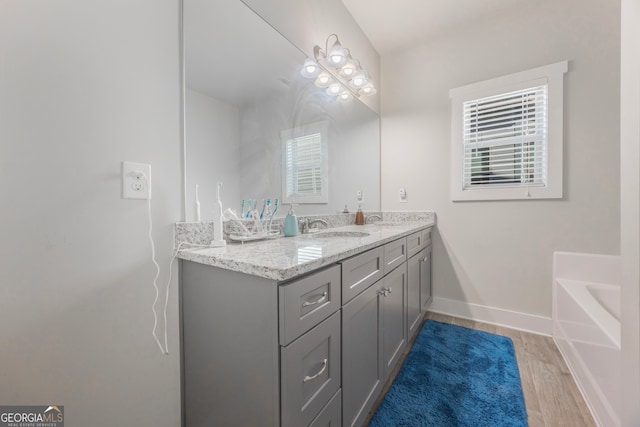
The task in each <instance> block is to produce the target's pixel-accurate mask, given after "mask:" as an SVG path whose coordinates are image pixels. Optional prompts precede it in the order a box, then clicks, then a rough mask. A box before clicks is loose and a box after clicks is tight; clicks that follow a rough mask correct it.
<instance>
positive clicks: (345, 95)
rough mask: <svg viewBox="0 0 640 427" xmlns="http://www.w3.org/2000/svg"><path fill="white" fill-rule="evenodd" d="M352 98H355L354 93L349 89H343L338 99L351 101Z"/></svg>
mask: <svg viewBox="0 0 640 427" xmlns="http://www.w3.org/2000/svg"><path fill="white" fill-rule="evenodd" d="M352 99H353V95H352V94H351V92H349V91H348V90H343V91H342V92H340V94H339V95H338V101H340V102H348V101H351V100H352Z"/></svg>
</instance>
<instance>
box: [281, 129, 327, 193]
mask: <svg viewBox="0 0 640 427" xmlns="http://www.w3.org/2000/svg"><path fill="white" fill-rule="evenodd" d="M285 146H286V154H285V164H286V168H287V172H288V173H287V196H292V195H297V194H300V195H303V194H316V193H321V192H322V150H321V147H322V136H321V134H320V133H314V134H311V135H304V136H300V137H297V138H293V139H289V140H287V141H286V143H285Z"/></svg>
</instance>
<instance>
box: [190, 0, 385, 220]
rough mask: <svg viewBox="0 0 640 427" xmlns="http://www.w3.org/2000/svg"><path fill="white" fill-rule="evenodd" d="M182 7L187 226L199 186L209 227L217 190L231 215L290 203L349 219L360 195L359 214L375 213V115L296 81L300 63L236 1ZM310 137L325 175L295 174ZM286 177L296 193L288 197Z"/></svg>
mask: <svg viewBox="0 0 640 427" xmlns="http://www.w3.org/2000/svg"><path fill="white" fill-rule="evenodd" d="M183 7H184V13H183V19H184V42H185V44H184V49H185V51H184V58H185V86H186V88H185V137H186V141H185V154H184V159H185V163H186V167H185V171H184V172H185V186H186V194H185V204H186V206H185V210H184V211H185V215H186V220H187V221H193V220H194V219H195V201H196V185H197V186H198V188H199V191H198V198H199V201H200V205H201V217H202V220H209V219H213V210H214V207H215V206H216V190H217V183H218V182H222V191H221V198H222V203H223V205H224V208H225V209H226V208H231V209H233V210H235V211H237V212H239V211H240V209H241V203H242V200H248V199H254V200H258V201H259V202H258V203H262V200H263V199H271V200H273V199H275V198H278V199H279V200H280V204H281V206H280V208H279V210H278V214H284V213H286V208H285V207H284V206H282V204H283V202H284V201H285V200H284V199H286V198H287V197H289V198H290V200H291V201H293V202H294V203H296V204H297V206H296V211H297V212H298V213H301V214H326V213H336V212H341V211H342V210H343V209H344V206H345V205H348V207H349V210H350V211H355V210H356V208H357V202H356V192H357V191H358V190H361V191H363V193H364V203H363V209H365V210H379V209H380V124H379V117H378V115H377V114H376V113H375V112H373V111H372V110H371V109H370V108H368V107H367V106H366V105H364V104H363V103H362V102H360V101H359V100H357V99H354V100H352V101H350V102H344V103H341V102H337V101H336V100H334V99H332V98H331V97H329V96H328V95H327V94H325V93H324V91H323V90H321V89H319V88H317V87H316V86H315V85H314V84H313V80H308V79H305V78H304V77H302V76H301V75H300V68H301V66H302V64H303V63H304V60H305V58H306V56H305V55H304V54H303V53H302V51H301V50H300V49H298V48H297V47H296V46H294V45H293V44H292V43H291V42H289V41H288V40H287V39H286V38H285V37H283V36H282V35H281V34H280V33H278V32H277V31H276V30H275V29H274V28H273V27H271V26H270V25H269V24H268V23H267V22H265V21H264V20H263V19H262V18H261V17H259V16H258V15H257V14H256V13H255V12H254V11H253V10H251V9H250V8H249V7H248V6H246V5H245V4H244V3H243V2H242V1H241V0H183ZM319 43H320V41H319ZM311 135H316V136H317V137H318V138H321V142H322V144H324V145H322V150H320V151H319V152H318V153H319V156H320V157H319V159H320V160H321V162H323V167H324V168H325V169H324V172H322V169H316V172H317V173H316V172H314V173H308V171H305V170H302V169H304V168H303V167H301V168H299V169H300V171H298V172H299V173H298V172H296V174H294V175H292V174H293V172H295V166H296V164H294V166H293V167H292V166H291V164H289V163H288V162H289V161H290V159H291V158H292V156H293V157H295V156H296V155H301V153H303V154H304V150H303V149H302V148H300V147H306V145H304V144H307V143H308V144H311V145H313V144H312V143H311V142H309V141H311V139H309V138H310V136H311ZM305 138H306V139H305ZM292 141H293V142H295V143H296V144H297V145H295V144H293V145H292ZM292 147H293V148H292ZM295 147H298V152H296V150H295ZM308 157H313V156H308ZM295 158H299V157H295ZM300 158H304V156H302V157H300ZM315 158H316V160H317V159H318V156H316V157H315ZM307 160H308V159H307ZM297 166H300V165H297ZM287 171H288V172H287ZM305 173H306V175H305ZM283 176H289V181H287V179H284V180H283ZM291 176H295V177H296V180H297V181H295V183H294V184H295V185H293V187H296V186H300V187H301V188H302V190H300V193H295V192H294V193H289V191H293V190H292V188H293V187H292V182H291ZM305 186H306V187H305ZM296 188H298V187H296ZM318 188H321V190H322V191H321V192H319V193H318V194H315V195H314V197H306V198H305V197H304V196H305V194H306V193H307V192H309V191H312V192H314V191H316V189H318ZM320 193H322V194H320ZM287 194H291V196H287ZM298 196H301V197H298ZM315 196H317V197H315ZM272 203H273V202H272ZM278 216H279V215H278Z"/></svg>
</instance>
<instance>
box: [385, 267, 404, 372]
mask: <svg viewBox="0 0 640 427" xmlns="http://www.w3.org/2000/svg"><path fill="white" fill-rule="evenodd" d="M382 291H383V295H382V298H381V310H382V314H381V318H382V331H383V334H382V360H383V362H384V377H383V379H384V381H386V380H387V378H388V377H389V374H391V371H393V368H394V367H395V366H396V363H398V361H399V360H400V356H401V355H402V350H404V347H405V346H406V344H407V327H406V319H407V317H406V315H407V312H406V306H405V301H406V295H407V294H406V292H407V266H406V263H405V264H402V265H401V266H400V267H398V268H396V269H395V270H393V271H392V272H391V273H389V274H388V275H386V276H385V277H384V279H383V287H382Z"/></svg>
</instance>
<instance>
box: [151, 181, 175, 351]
mask: <svg viewBox="0 0 640 427" xmlns="http://www.w3.org/2000/svg"><path fill="white" fill-rule="evenodd" d="M145 178H146V177H145ZM147 185H148V184H147ZM147 202H148V203H147V214H148V217H149V234H148V237H149V243H150V244H151V262H153V265H154V266H155V267H156V275H155V277H154V278H153V288H154V289H155V290H156V297H155V299H154V300H153V304H152V305H151V311H152V312H153V330H152V335H153V339H154V340H155V341H156V343H157V344H158V347H160V351H161V352H162V353H163V354H169V346H168V341H169V340H168V337H167V306H168V305H169V285H170V284H171V266H172V264H173V260H174V259H175V257H176V255H174V256H173V257H172V258H171V261H170V262H169V280H168V281H167V292H166V297H165V304H164V311H163V313H164V347H163V346H162V343H161V342H160V339H159V338H158V335H157V334H156V330H157V328H158V313H156V304H157V303H158V299H159V298H160V289H159V288H158V277H160V266H159V265H158V262H157V261H156V245H155V242H154V241H153V235H152V232H153V219H152V218H151V198H149V199H147ZM176 254H177V251H176Z"/></svg>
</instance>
